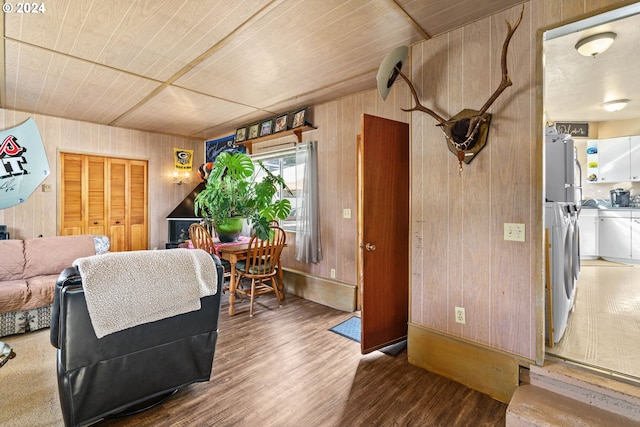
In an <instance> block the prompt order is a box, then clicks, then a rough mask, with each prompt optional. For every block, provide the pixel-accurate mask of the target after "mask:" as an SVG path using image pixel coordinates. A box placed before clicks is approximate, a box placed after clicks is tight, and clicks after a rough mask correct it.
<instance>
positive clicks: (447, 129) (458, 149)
mask: <svg viewBox="0 0 640 427" xmlns="http://www.w3.org/2000/svg"><path fill="white" fill-rule="evenodd" d="M523 14H524V7H523V8H522V11H521V12H520V17H519V18H518V21H517V22H516V24H515V25H514V26H513V27H512V26H511V24H510V23H509V21H507V30H508V32H507V37H506V38H505V40H504V43H503V45H502V59H501V63H500V65H501V67H502V80H501V82H500V85H499V86H498V88H497V89H496V90H495V92H493V94H492V95H491V97H489V99H488V100H487V102H485V104H484V105H483V106H482V108H481V109H480V110H479V111H476V110H470V109H465V110H462V111H460V112H459V113H458V114H456V115H455V116H453V117H451V118H450V119H449V120H446V119H444V118H443V117H441V116H440V115H439V114H437V113H436V112H434V111H433V110H431V109H429V108H427V107H425V106H424V105H422V103H421V102H420V99H419V97H418V93H417V92H416V88H415V87H414V85H413V83H411V80H409V78H408V77H407V76H406V75H405V74H404V73H403V72H402V64H403V63H404V62H405V61H406V59H407V56H408V53H409V49H408V48H407V47H406V46H401V47H399V48H396V49H394V50H393V51H391V53H389V54H388V55H387V56H386V57H385V59H384V61H382V64H381V65H380V68H379V69H378V75H377V82H378V91H379V92H380V96H382V99H383V100H384V99H386V98H387V95H388V94H389V91H390V90H391V85H393V83H394V81H395V79H396V77H397V76H400V77H402V79H403V80H404V81H406V82H407V84H408V85H409V89H410V90H411V93H412V94H413V99H414V100H415V103H416V105H415V107H413V108H409V109H404V108H403V109H402V111H422V112H423V113H427V114H429V115H430V116H431V117H433V118H434V119H435V120H436V121H437V122H438V124H437V126H440V127H441V128H442V132H443V133H444V136H445V139H446V141H447V145H448V146H449V150H450V151H451V152H452V153H453V154H455V155H456V157H457V158H458V164H459V166H460V170H461V171H462V163H463V162H464V163H466V164H469V163H470V162H471V161H472V160H473V159H474V158H475V156H476V154H478V152H479V151H480V150H482V148H483V147H484V146H485V144H486V143H487V135H488V134H489V124H490V123H491V114H489V113H487V110H488V109H489V107H491V105H492V104H493V103H494V102H495V100H496V99H498V97H499V96H500V95H501V94H502V92H504V90H505V89H506V88H508V87H509V86H511V85H512V84H513V83H512V82H511V78H510V77H509V73H508V71H507V51H508V49H509V42H510V41H511V37H513V33H515V31H516V29H518V26H520V22H522V16H523Z"/></svg>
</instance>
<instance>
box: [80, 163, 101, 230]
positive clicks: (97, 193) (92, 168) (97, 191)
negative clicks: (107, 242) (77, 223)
mask: <svg viewBox="0 0 640 427" xmlns="http://www.w3.org/2000/svg"><path fill="white" fill-rule="evenodd" d="M84 160H85V163H84V164H85V168H83V173H85V174H86V178H85V182H86V183H87V194H86V201H87V203H86V212H87V215H86V221H87V222H86V228H85V229H86V231H87V233H88V234H96V235H101V234H102V235H106V234H107V206H106V202H105V191H106V181H107V179H106V177H107V159H106V158H104V157H96V156H84Z"/></svg>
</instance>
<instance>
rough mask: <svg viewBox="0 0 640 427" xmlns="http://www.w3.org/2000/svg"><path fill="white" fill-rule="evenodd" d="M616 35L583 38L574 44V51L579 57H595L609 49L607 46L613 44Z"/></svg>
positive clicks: (604, 34)
mask: <svg viewBox="0 0 640 427" xmlns="http://www.w3.org/2000/svg"><path fill="white" fill-rule="evenodd" d="M616 36H617V34H616V33H612V32H606V33H600V34H594V35H592V36H589V37H585V38H583V39H581V40H580V41H578V43H576V46H575V48H576V50H577V51H578V53H579V54H580V55H584V56H592V57H594V58H595V57H596V55H599V54H601V53H602V52H604V51H605V50H607V49H609V46H611V45H612V44H613V41H614V40H615V39H616Z"/></svg>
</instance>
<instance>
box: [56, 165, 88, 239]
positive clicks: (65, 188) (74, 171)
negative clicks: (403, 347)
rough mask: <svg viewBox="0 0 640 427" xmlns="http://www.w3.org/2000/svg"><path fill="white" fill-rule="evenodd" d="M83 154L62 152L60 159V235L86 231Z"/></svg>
mask: <svg viewBox="0 0 640 427" xmlns="http://www.w3.org/2000/svg"><path fill="white" fill-rule="evenodd" d="M82 170H83V156H82V155H79V154H67V153H62V154H61V159H60V176H61V184H62V185H61V187H62V188H61V189H60V235H61V236H73V235H78V234H82V233H83V232H84V229H83V226H84V223H83V210H82V207H83V206H82Z"/></svg>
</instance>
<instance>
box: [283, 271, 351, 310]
mask: <svg viewBox="0 0 640 427" xmlns="http://www.w3.org/2000/svg"><path fill="white" fill-rule="evenodd" d="M283 271H284V286H285V290H286V292H287V293H290V294H294V295H297V296H299V297H302V298H304V299H307V300H310V301H313V302H317V303H318V304H322V305H326V306H329V307H332V308H335V309H337V310H342V311H348V312H353V311H355V310H356V295H357V294H356V286H355V285H352V284H350V283H344V282H338V281H335V280H329V279H325V278H323V277H317V276H312V275H310V274H307V273H303V272H300V271H296V270H291V269H287V268H283Z"/></svg>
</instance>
